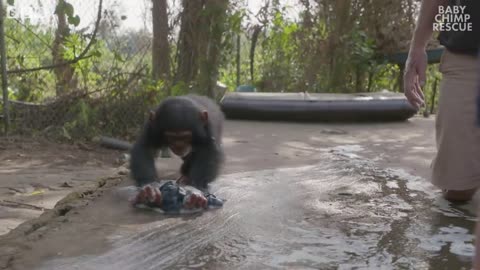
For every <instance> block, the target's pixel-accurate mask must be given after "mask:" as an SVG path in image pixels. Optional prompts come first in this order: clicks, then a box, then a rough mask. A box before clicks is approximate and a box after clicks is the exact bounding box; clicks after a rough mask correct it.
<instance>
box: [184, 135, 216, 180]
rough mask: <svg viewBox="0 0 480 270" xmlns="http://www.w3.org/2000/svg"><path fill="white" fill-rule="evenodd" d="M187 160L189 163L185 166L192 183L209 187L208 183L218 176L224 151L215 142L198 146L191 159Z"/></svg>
mask: <svg viewBox="0 0 480 270" xmlns="http://www.w3.org/2000/svg"><path fill="white" fill-rule="evenodd" d="M185 162H186V163H187V164H188V166H186V167H184V168H185V169H186V176H187V177H188V180H189V182H190V184H191V185H192V186H194V187H197V188H200V189H207V187H208V184H209V183H210V182H213V181H214V180H215V178H216V177H217V176H218V173H219V171H220V166H221V165H222V162H223V152H222V150H221V149H220V148H219V147H218V146H216V145H214V144H211V145H205V146H200V147H196V148H195V150H194V152H193V153H192V156H191V157H190V159H189V160H186V161H185ZM187 164H185V165H187Z"/></svg>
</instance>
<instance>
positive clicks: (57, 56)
mask: <svg viewBox="0 0 480 270" xmlns="http://www.w3.org/2000/svg"><path fill="white" fill-rule="evenodd" d="M64 3H65V0H59V1H58V5H63V4H64ZM56 15H57V19H58V25H57V30H56V31H55V39H54V41H53V46H52V57H53V64H58V63H62V62H64V61H65V60H64V59H65V57H64V53H65V47H64V44H65V41H66V39H67V37H68V36H69V29H68V24H67V16H66V14H65V10H64V9H63V8H60V9H57V13H56ZM54 73H55V77H56V79H57V83H56V95H57V96H61V95H62V94H64V93H66V92H68V90H69V89H70V88H72V87H75V81H73V80H72V79H73V75H74V73H75V69H74V68H73V67H72V66H71V65H62V66H59V67H56V68H55V69H54Z"/></svg>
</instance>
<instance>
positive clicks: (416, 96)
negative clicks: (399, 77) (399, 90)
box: [403, 48, 428, 110]
mask: <svg viewBox="0 0 480 270" xmlns="http://www.w3.org/2000/svg"><path fill="white" fill-rule="evenodd" d="M427 62H428V59H427V53H426V51H425V49H419V48H412V49H410V52H409V53H408V58H407V62H406V63H405V73H404V75H403V92H404V94H405V97H406V98H407V99H408V101H409V102H410V104H412V106H413V107H415V108H416V109H417V110H418V109H420V107H422V106H423V105H424V104H425V96H424V95H423V92H422V87H423V86H424V85H425V80H426V70H427Z"/></svg>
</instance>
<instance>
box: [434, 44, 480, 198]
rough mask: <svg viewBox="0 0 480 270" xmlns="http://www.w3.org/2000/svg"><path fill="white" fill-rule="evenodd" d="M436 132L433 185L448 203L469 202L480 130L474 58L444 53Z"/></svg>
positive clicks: (479, 169) (479, 178) (477, 173)
mask: <svg viewBox="0 0 480 270" xmlns="http://www.w3.org/2000/svg"><path fill="white" fill-rule="evenodd" d="M440 71H441V72H442V75H443V77H442V81H441V84H440V96H439V105H438V112H437V115H436V123H435V131H436V141H437V155H436V156H435V158H434V160H433V162H432V179H431V181H432V183H433V184H434V185H436V186H437V187H439V188H440V189H442V190H443V191H444V192H443V194H444V197H445V198H446V199H447V200H450V201H456V202H458V201H460V202H465V201H469V200H470V199H471V198H472V197H473V195H474V194H475V191H476V189H477V188H478V187H480V129H478V128H477V125H476V119H475V117H476V102H475V100H476V98H477V93H478V91H477V81H478V80H477V77H478V65H477V61H476V57H473V56H465V55H457V54H452V53H450V52H446V53H445V54H444V56H443V58H442V63H441V64H440Z"/></svg>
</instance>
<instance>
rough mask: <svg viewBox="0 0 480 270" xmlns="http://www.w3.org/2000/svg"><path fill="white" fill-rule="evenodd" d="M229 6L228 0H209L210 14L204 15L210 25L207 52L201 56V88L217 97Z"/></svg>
mask: <svg viewBox="0 0 480 270" xmlns="http://www.w3.org/2000/svg"><path fill="white" fill-rule="evenodd" d="M227 8H228V0H207V1H206V5H205V10H206V13H208V14H210V16H208V17H206V16H205V15H204V16H203V18H204V19H206V21H207V25H208V41H207V43H206V47H205V49H206V53H205V54H202V57H201V58H200V78H199V90H200V91H201V92H204V93H205V94H206V95H208V96H209V97H211V98H214V97H215V86H216V85H217V79H218V66H219V62H220V61H219V60H220V54H221V52H222V36H223V33H224V32H225V19H226V11H227Z"/></svg>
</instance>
